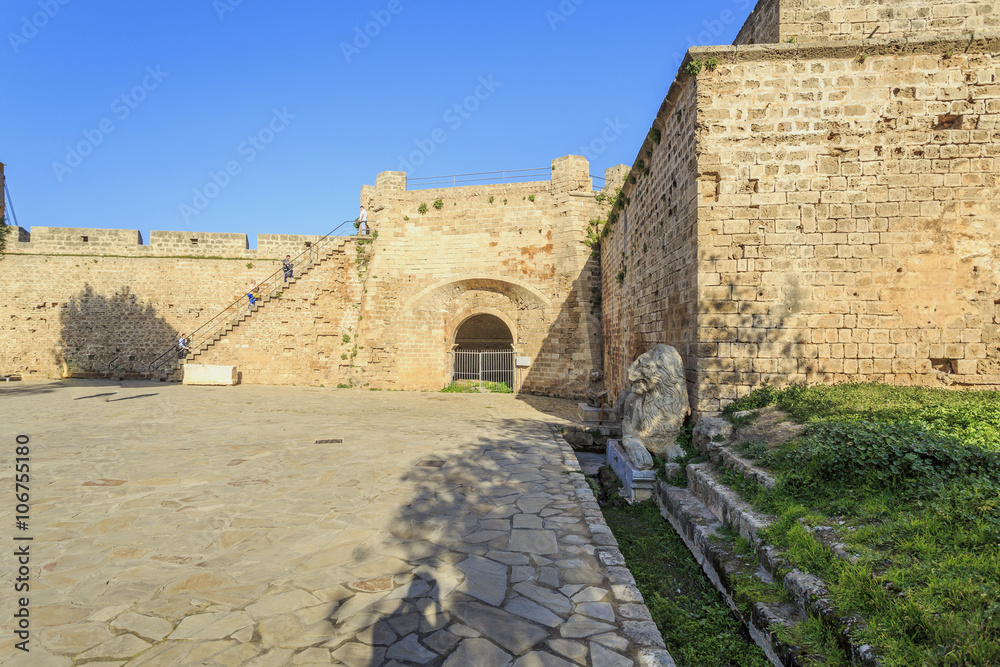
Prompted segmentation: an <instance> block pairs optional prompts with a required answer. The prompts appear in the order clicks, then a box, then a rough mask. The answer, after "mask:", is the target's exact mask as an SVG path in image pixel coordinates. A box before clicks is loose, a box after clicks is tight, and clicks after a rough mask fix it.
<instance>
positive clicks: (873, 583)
mask: <svg viewBox="0 0 1000 667" xmlns="http://www.w3.org/2000/svg"><path fill="white" fill-rule="evenodd" d="M772 405H773V406H776V407H777V408H778V409H780V410H781V411H783V412H785V413H787V414H788V415H789V416H790V418H791V419H793V420H794V421H796V422H799V423H801V424H804V425H805V426H806V428H805V430H804V432H802V433H801V434H800V435H798V436H796V437H792V438H791V439H787V440H784V441H782V442H780V444H777V445H776V446H769V441H768V440H767V438H766V437H758V438H756V439H748V440H745V441H744V442H743V443H742V444H741V446H740V447H741V450H742V451H743V453H744V454H746V455H747V456H750V457H752V458H754V459H755V460H756V462H757V463H758V464H759V465H761V466H763V467H765V468H767V469H769V470H770V471H771V472H772V473H773V474H774V475H775V477H776V478H777V480H778V484H777V486H776V487H775V488H774V489H771V490H768V489H765V488H764V487H762V486H758V485H756V484H752V483H749V482H747V481H745V480H744V479H743V477H742V476H738V475H736V474H733V473H728V474H727V475H726V477H725V479H726V481H727V483H729V484H730V485H731V486H733V487H735V488H737V489H738V490H739V491H740V492H741V494H742V495H743V496H744V497H745V498H747V499H748V500H750V501H751V502H752V503H753V504H754V505H755V506H756V507H757V508H758V509H759V510H761V511H764V512H767V513H769V514H773V515H775V516H777V517H778V520H777V521H776V522H775V523H774V524H773V525H772V526H771V528H769V529H768V531H767V533H766V535H765V539H766V540H767V541H768V542H771V543H773V544H775V545H776V546H778V547H780V548H782V549H783V550H785V551H786V553H787V555H788V557H789V560H790V561H791V562H792V563H793V564H794V565H795V566H796V567H798V568H800V569H802V570H804V571H807V572H811V573H813V574H816V575H818V576H820V577H822V578H823V579H824V581H826V583H827V584H828V586H829V587H830V590H831V592H832V594H833V597H834V603H835V604H836V606H837V607H838V609H839V610H840V611H841V612H857V613H860V614H861V615H862V616H864V618H865V619H866V620H867V627H866V628H863V629H860V630H859V631H858V634H857V636H856V639H859V640H861V641H863V642H867V643H870V644H872V645H873V646H875V647H876V648H877V649H878V651H879V652H880V654H881V655H880V657H881V659H882V661H883V663H884V664H886V665H918V664H919V665H942V666H944V665H991V664H1000V392H985V391H983V392H954V391H947V390H935V389H926V388H917V387H890V386H885V385H877V384H853V385H840V386H834V387H811V388H803V387H792V388H789V389H784V390H778V389H774V388H771V387H764V388H762V389H759V390H757V391H755V392H753V393H751V394H750V395H748V396H745V397H744V398H742V399H740V400H739V401H737V402H736V403H734V404H732V405H731V406H729V407H728V408H727V409H726V410H725V414H727V415H729V416H731V417H732V416H734V415H735V414H736V413H737V412H740V411H745V410H756V409H760V408H763V407H765V406H772ZM737 421H739V420H737ZM751 421H752V420H751ZM744 426H746V424H744ZM758 435H760V434H758ZM777 440H779V441H780V440H781V439H780V438H779V439H777ZM835 545H836V546H837V547H838V550H841V551H840V553H841V554H843V553H844V552H846V553H847V554H848V555H849V556H850V557H849V558H842V557H838V556H837V554H836V553H835V551H834V548H833V547H834V546H835Z"/></svg>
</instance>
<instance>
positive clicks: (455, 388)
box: [441, 382, 514, 394]
mask: <svg viewBox="0 0 1000 667" xmlns="http://www.w3.org/2000/svg"><path fill="white" fill-rule="evenodd" d="M478 386H479V385H478V384H472V383H465V382H452V383H451V384H450V385H448V386H447V387H445V388H444V389H442V390H441V393H443V394H478V393H480V392H479V389H478V388H477V387H478ZM481 386H482V388H483V390H484V391H486V392H489V393H491V394H513V393H514V390H513V389H512V388H511V386H510V385H508V384H504V383H503V382H483V383H482V385H481Z"/></svg>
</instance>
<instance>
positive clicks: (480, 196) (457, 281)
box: [359, 156, 606, 395]
mask: <svg viewBox="0 0 1000 667" xmlns="http://www.w3.org/2000/svg"><path fill="white" fill-rule="evenodd" d="M594 194H595V193H594V189H593V185H592V181H591V178H590V175H589V165H588V163H587V161H586V159H584V158H581V157H576V156H567V157H563V158H559V159H557V160H554V161H553V162H552V178H551V180H550V181H541V182H534V183H516V184H507V185H485V186H473V187H457V188H442V189H435V190H416V191H412V190H407V189H406V180H405V174H403V173H401V172H385V173H382V174H379V177H378V179H377V181H376V184H375V186H374V187H371V186H365V188H363V190H362V193H361V199H362V203H364V204H366V205H367V206H368V210H369V211H370V213H371V219H372V220H373V227H374V229H375V230H376V231H378V234H379V235H378V240H377V241H376V243H375V251H374V258H373V259H372V260H371V263H370V265H369V269H368V271H369V278H368V280H367V282H366V290H367V292H365V293H363V297H362V304H363V305H362V321H361V324H360V328H359V331H360V332H361V336H360V339H361V340H362V341H363V345H364V346H365V348H366V350H367V351H368V353H369V354H368V355H367V357H366V358H367V362H366V366H365V368H364V369H363V375H362V377H363V378H364V381H365V382H368V383H370V384H372V385H373V386H376V387H385V388H393V387H397V388H420V389H439V388H441V386H443V384H444V383H445V382H446V381H447V375H448V362H449V357H448V352H449V351H450V350H451V349H452V347H453V345H454V343H455V333H456V331H457V330H458V328H459V327H460V326H461V325H462V323H463V322H465V321H466V320H468V319H469V318H470V317H472V316H474V315H477V314H482V313H486V314H491V315H495V316H497V317H499V318H500V319H501V320H503V321H504V322H505V323H506V324H507V326H508V328H509V329H510V330H511V333H512V335H513V338H514V349H515V352H516V353H517V354H518V355H520V356H525V357H528V358H529V359H530V366H529V367H528V368H527V369H526V371H525V374H524V378H523V379H524V386H523V388H524V390H525V391H538V392H544V393H551V394H558V395H580V394H582V393H583V392H584V391H585V389H586V383H587V373H588V371H589V370H590V369H591V368H595V367H600V365H601V351H600V345H601V337H600V319H599V313H598V312H592V311H593V308H592V305H591V302H592V300H593V297H594V292H595V291H596V290H597V289H598V285H599V278H600V276H599V266H598V265H597V263H596V261H595V260H594V259H593V257H592V254H591V251H590V249H589V248H588V247H587V246H586V245H584V243H583V240H584V238H585V237H586V228H587V224H588V222H589V221H590V220H591V219H594V218H598V217H601V216H602V215H603V214H604V213H605V209H606V206H605V205H602V204H600V203H599V202H597V201H596V200H595V198H594ZM437 200H440V201H441V209H440V210H438V209H436V208H435V207H434V202H435V201H437ZM421 204H424V205H426V206H427V211H426V213H423V214H422V213H420V206H421Z"/></svg>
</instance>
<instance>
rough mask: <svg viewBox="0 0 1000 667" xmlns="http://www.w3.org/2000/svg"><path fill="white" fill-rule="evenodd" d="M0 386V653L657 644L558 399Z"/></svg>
mask: <svg viewBox="0 0 1000 667" xmlns="http://www.w3.org/2000/svg"><path fill="white" fill-rule="evenodd" d="M0 405H2V407H3V413H4V418H3V427H2V428H0V433H2V438H3V443H4V447H3V449H2V454H0V459H2V461H3V471H2V473H0V478H2V479H3V481H4V484H3V487H4V493H3V494H2V497H3V498H6V502H5V503H3V504H2V508H3V509H2V517H3V523H2V525H3V526H5V527H6V528H5V529H4V530H3V532H2V533H0V539H3V540H4V541H5V542H6V544H5V545H4V546H3V547H2V549H0V553H2V556H0V576H2V578H3V580H4V581H3V588H2V590H0V620H2V622H3V625H2V638H0V663H3V664H4V665H32V666H44V665H73V664H88V665H94V666H98V665H99V666H102V667H103V666H110V665H125V664H127V665H225V666H230V667H231V666H235V665H253V666H254V667H257V666H264V665H286V664H289V665H330V664H334V665H338V664H344V665H352V666H369V665H371V666H375V665H387V666H388V665H445V666H447V667H465V666H473V665H474V666H476V667H492V666H494V665H495V666H504V665H515V666H516V667H536V666H537V667H563V666H565V667H571V666H574V665H581V666H586V667H599V666H600V667H605V666H607V667H619V666H628V665H641V666H646V665H666V664H672V663H671V662H670V660H669V657H668V656H667V654H666V652H665V651H663V650H662V648H660V647H661V646H662V641H661V639H660V636H659V634H658V632H657V630H656V627H655V625H654V624H653V623H652V622H650V621H649V620H648V619H649V615H648V612H647V610H646V608H645V606H644V605H643V604H642V598H641V596H640V595H639V593H638V591H637V590H636V588H635V587H634V582H633V579H632V577H631V575H630V573H629V572H628V570H627V569H625V568H624V566H623V560H622V557H621V554H620V552H619V551H618V550H617V548H616V547H615V540H614V537H613V536H612V535H611V534H610V532H609V531H608V528H607V526H606V525H605V524H604V521H603V519H602V518H601V514H600V511H599V509H598V506H597V504H596V503H595V502H594V498H593V495H592V493H591V491H590V488H589V487H588V486H587V483H586V481H585V479H584V477H583V475H582V474H580V472H579V466H578V464H577V462H576V459H575V458H574V456H573V453H572V451H571V450H570V449H569V447H568V446H567V445H566V444H565V443H564V442H563V441H562V438H560V437H558V436H557V435H556V430H555V429H556V426H557V425H558V424H559V423H562V422H563V421H565V418H567V417H569V416H570V415H571V414H572V410H573V404H572V403H571V402H569V401H560V400H556V399H547V398H534V397H514V396H500V395H444V394H434V393H402V392H399V393H396V392H360V391H344V390H334V389H324V388H304V387H282V388H278V387H260V386H255V387H251V386H241V387H219V388H214V387H213V388H209V387H184V386H180V385H172V384H152V383H124V384H117V383H102V382H87V381H68V382H62V383H58V382H57V383H28V382H24V383H16V384H14V383H11V384H9V385H6V384H3V385H0ZM17 434H26V435H28V436H29V437H30V438H31V440H30V466H31V479H30V494H31V500H30V505H31V508H30V521H29V530H28V531H18V530H17V529H16V528H15V527H14V526H15V517H14V514H15V509H14V504H15V501H14V500H13V493H12V491H13V486H14V485H13V468H14V460H13V459H14V447H15V436H16V435H17ZM323 440H327V441H333V442H323V443H317V442H316V441H323ZM340 441H342V442H340ZM16 536H22V537H23V536H31V537H32V538H33V541H31V542H30V552H31V570H30V572H31V575H30V576H31V581H30V586H31V589H30V592H29V593H28V594H27V596H28V597H29V599H30V619H31V626H30V627H31V630H30V632H31V639H30V647H31V652H30V654H24V653H22V652H20V651H18V650H16V649H15V646H14V644H15V642H16V641H17V638H16V637H15V636H14V630H15V629H16V628H15V624H14V622H13V620H12V618H13V613H14V610H15V608H16V598H17V597H19V596H20V595H25V594H15V593H14V592H13V591H14V588H13V585H14V578H15V576H16V571H17V563H16V560H15V557H14V550H15V545H22V544H24V542H15V541H14V539H13V538H14V537H16Z"/></svg>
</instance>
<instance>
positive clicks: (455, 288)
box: [404, 276, 552, 310]
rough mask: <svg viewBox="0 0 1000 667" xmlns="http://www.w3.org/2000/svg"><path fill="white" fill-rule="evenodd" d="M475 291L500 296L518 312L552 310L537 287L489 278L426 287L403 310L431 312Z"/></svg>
mask: <svg viewBox="0 0 1000 667" xmlns="http://www.w3.org/2000/svg"><path fill="white" fill-rule="evenodd" d="M474 290H483V291H492V292H499V293H501V294H503V295H505V296H507V297H508V298H509V299H510V300H511V301H512V302H513V303H514V304H515V305H516V306H517V307H518V308H520V309H525V310H533V309H545V308H550V307H551V306H552V301H551V299H549V298H548V297H546V296H545V295H544V294H542V292H541V291H539V290H538V288H537V287H533V286H531V285H529V284H527V283H524V282H521V281H520V280H517V279H508V278H496V277H492V276H465V277H461V278H448V279H445V280H441V281H438V282H436V283H434V284H433V285H430V286H428V287H425V288H424V289H422V290H420V291H419V292H418V293H417V294H415V295H414V296H413V297H411V298H410V299H408V300H407V302H406V304H405V305H404V308H406V309H412V310H421V309H423V308H424V307H427V308H433V307H434V306H435V305H437V304H443V303H446V302H448V301H451V300H452V299H453V298H454V297H455V296H456V295H459V294H461V293H463V292H468V291H474Z"/></svg>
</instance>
